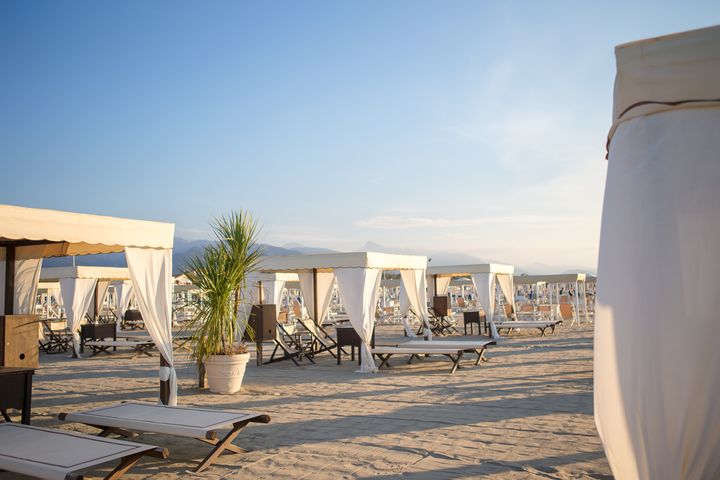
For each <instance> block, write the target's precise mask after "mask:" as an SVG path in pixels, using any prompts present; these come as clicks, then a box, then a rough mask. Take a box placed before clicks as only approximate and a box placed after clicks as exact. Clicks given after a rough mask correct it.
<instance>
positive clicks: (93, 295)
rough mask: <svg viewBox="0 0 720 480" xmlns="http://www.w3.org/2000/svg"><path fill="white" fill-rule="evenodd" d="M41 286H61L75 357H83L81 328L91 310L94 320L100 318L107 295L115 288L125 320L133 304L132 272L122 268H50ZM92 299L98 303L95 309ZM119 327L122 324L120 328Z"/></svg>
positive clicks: (44, 271) (117, 307) (117, 304)
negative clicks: (54, 283) (129, 307)
mask: <svg viewBox="0 0 720 480" xmlns="http://www.w3.org/2000/svg"><path fill="white" fill-rule="evenodd" d="M40 281H41V282H58V283H59V292H60V296H61V298H62V302H63V305H64V306H65V316H66V317H67V320H68V326H69V327H70V330H71V332H72V334H73V349H74V351H75V355H76V356H79V355H80V327H81V325H82V321H83V319H84V318H85V314H86V313H87V312H88V311H89V310H90V307H91V306H92V307H93V309H92V312H93V314H94V316H96V317H97V316H98V315H99V314H100V309H101V308H102V303H103V300H104V299H105V295H107V292H108V290H109V288H110V285H113V288H114V289H115V311H116V312H117V313H118V315H119V316H120V318H122V315H123V313H125V310H127V307H128V304H129V303H130V294H131V292H132V282H131V280H130V270H128V269H127V268H121V267H93V266H81V267H50V268H43V269H42V270H41V272H40ZM93 299H94V300H95V302H94V305H93ZM118 326H119V324H118Z"/></svg>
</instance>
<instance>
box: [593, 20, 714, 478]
mask: <svg viewBox="0 0 720 480" xmlns="http://www.w3.org/2000/svg"><path fill="white" fill-rule="evenodd" d="M717 37H718V42H717V47H716V48H715V52H717V51H719V50H718V49H720V31H718V35H717ZM715 58H716V59H717V58H718V57H717V55H716V56H715ZM714 61H715V63H716V64H717V63H718V62H717V60H714ZM688 64H689V65H690V66H692V65H695V64H696V63H694V62H688ZM709 80H711V81H714V82H715V84H716V85H720V77H717V78H714V79H709ZM718 93H719V96H720V92H718ZM719 131H720V108H718V107H715V108H703V109H685V110H675V111H668V112H664V113H660V114H656V115H652V116H647V117H638V118H635V119H633V120H631V121H628V122H625V123H621V124H620V126H619V127H618V129H617V131H616V133H615V136H614V137H613V138H612V143H611V144H610V152H609V157H608V173H607V181H606V186H605V203H604V206H603V217H602V226H601V234H600V252H599V265H598V281H597V303H596V307H595V348H594V352H595V361H594V366H595V379H594V384H595V392H594V395H595V422H596V424H597V427H598V431H599V433H600V437H601V439H602V441H603V444H604V446H605V452H606V454H607V457H608V460H609V462H610V466H611V468H612V471H613V474H614V475H615V477H616V478H618V479H621V480H622V479H633V480H634V479H655V478H673V479H675V478H677V479H679V478H682V479H689V480H694V479H706V478H720V455H718V452H720V427H719V426H720V401H719V400H718V399H720V349H719V348H718V346H717V339H718V327H719V325H720V324H719V323H718V306H717V297H718V280H717V272H719V271H720V255H718V245H719V244H720V157H719V156H718V152H720V135H718V132H719Z"/></svg>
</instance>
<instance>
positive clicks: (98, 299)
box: [94, 280, 110, 319]
mask: <svg viewBox="0 0 720 480" xmlns="http://www.w3.org/2000/svg"><path fill="white" fill-rule="evenodd" d="M109 289H110V281H109V280H98V283H97V295H95V312H94V313H95V318H96V319H98V318H100V312H101V311H102V306H103V303H104V302H105V296H106V295H107V292H108V290H109Z"/></svg>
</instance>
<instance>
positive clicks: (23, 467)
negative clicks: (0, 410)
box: [0, 423, 168, 480]
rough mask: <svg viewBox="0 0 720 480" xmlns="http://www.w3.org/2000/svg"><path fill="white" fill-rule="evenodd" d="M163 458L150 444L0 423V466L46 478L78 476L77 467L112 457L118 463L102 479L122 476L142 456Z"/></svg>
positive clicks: (58, 479) (163, 451)
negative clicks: (118, 461)
mask: <svg viewBox="0 0 720 480" xmlns="http://www.w3.org/2000/svg"><path fill="white" fill-rule="evenodd" d="M143 456H151V457H157V458H163V459H165V458H167V457H168V451H167V450H166V449H164V448H158V447H155V446H153V445H143V444H139V443H132V442H126V441H124V440H116V439H112V438H100V437H93V436H91V435H84V434H81V433H76V432H68V431H66V430H59V429H51V428H40V427H32V426H30V425H21V424H17V423H0V470H7V471H8V472H13V473H19V474H23V475H28V476H31V477H36V478H43V479H46V480H71V479H72V480H79V479H82V478H83V477H82V475H79V474H75V473H73V472H77V471H80V470H85V469H88V468H93V467H96V466H98V465H102V464H104V463H107V462H112V461H114V460H120V464H119V465H118V466H117V467H115V469H114V470H112V471H111V472H110V473H109V474H108V475H106V476H105V479H106V480H115V479H117V478H120V477H122V476H123V475H124V474H125V473H126V472H127V471H128V470H130V469H131V468H132V467H133V466H135V464H136V463H137V462H138V461H139V460H140V459H141V458H142V457H143Z"/></svg>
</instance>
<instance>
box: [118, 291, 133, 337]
mask: <svg viewBox="0 0 720 480" xmlns="http://www.w3.org/2000/svg"><path fill="white" fill-rule="evenodd" d="M113 287H115V311H116V312H117V314H118V317H119V318H118V322H117V324H116V326H115V329H116V330H117V331H118V332H119V331H120V325H121V324H122V319H123V318H124V317H125V312H126V311H127V309H128V307H129V306H130V298H131V297H132V294H133V285H132V282H131V281H130V280H124V281H122V282H113Z"/></svg>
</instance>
